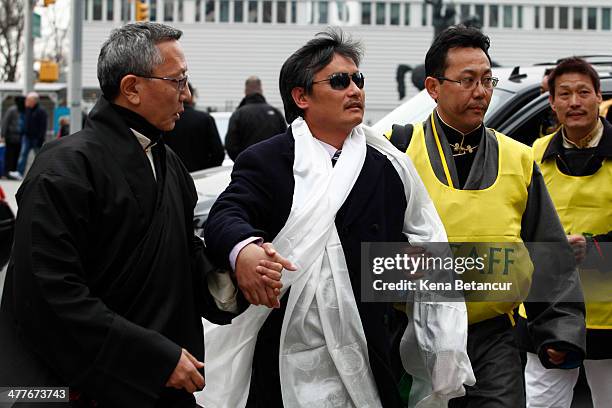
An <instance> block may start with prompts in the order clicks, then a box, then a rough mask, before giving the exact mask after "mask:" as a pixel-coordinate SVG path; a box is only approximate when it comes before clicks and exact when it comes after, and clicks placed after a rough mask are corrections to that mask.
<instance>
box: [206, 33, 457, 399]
mask: <svg viewBox="0 0 612 408" xmlns="http://www.w3.org/2000/svg"><path fill="white" fill-rule="evenodd" d="M360 59H361V51H360V46H359V44H358V43H355V42H353V41H351V40H349V39H346V38H344V37H343V33H342V32H341V31H339V30H338V31H335V30H329V31H327V32H325V33H320V34H319V35H318V36H317V37H316V38H314V39H312V40H311V41H309V42H308V43H307V44H306V45H304V46H303V47H302V48H300V49H299V50H297V51H296V52H295V53H294V54H293V55H291V56H290V57H289V58H288V59H287V60H286V61H285V63H284V64H283V67H282V68H281V73H280V80H279V83H280V92H281V96H282V98H283V103H284V107H285V115H286V117H287V119H288V121H289V122H290V123H291V126H290V128H289V129H288V130H287V132H286V133H284V134H281V135H277V136H275V137H272V138H271V139H268V140H266V141H263V142H261V143H259V144H256V145H254V146H251V147H249V148H248V149H247V150H245V151H244V152H243V153H242V154H241V155H240V156H238V158H237V160H236V162H235V164H234V170H233V173H232V181H231V183H230V185H229V187H228V188H227V189H226V190H225V191H224V192H223V193H222V194H221V195H220V196H219V199H218V200H217V202H216V203H215V204H214V205H213V207H212V209H211V212H210V215H209V218H208V221H207V225H206V228H205V239H206V243H207V246H208V247H209V248H210V249H211V253H213V254H214V256H216V261H217V262H218V263H220V264H223V265H227V266H228V267H231V268H232V269H233V270H234V271H235V275H236V279H237V281H238V285H239V287H240V289H241V291H242V293H243V295H244V296H245V297H246V298H247V300H248V301H249V302H250V303H252V304H255V305H257V304H264V305H268V306H276V308H273V309H269V308H263V307H261V306H260V307H254V306H251V307H250V308H249V309H247V311H246V312H245V313H243V314H241V315H240V316H239V317H237V318H236V319H234V320H233V321H232V324H231V325H229V326H223V327H220V328H219V329H220V330H217V329H215V332H214V333H211V337H209V335H208V333H207V360H206V364H207V373H209V375H210V380H211V381H215V379H224V380H223V381H222V382H221V381H220V382H219V383H209V384H208V386H207V388H206V389H205V390H204V391H203V392H202V394H203V395H202V400H198V401H199V402H201V403H203V405H205V406H223V407H244V406H245V404H246V400H247V396H248V395H249V384H250V398H249V399H250V401H251V402H252V403H253V404H254V405H253V406H257V407H266V408H270V407H272V408H278V407H283V406H284V407H287V408H289V407H305V406H313V407H323V406H331V405H333V406H341V407H366V406H368V407H401V406H403V405H402V402H401V400H400V395H399V393H398V391H397V388H396V385H395V384H396V383H397V380H396V374H397V372H395V370H394V367H397V366H398V365H399V364H400V358H399V348H398V345H397V344H396V345H395V347H394V346H393V344H392V340H391V339H392V334H393V333H392V330H393V328H394V327H393V326H394V320H395V315H394V314H395V311H394V309H393V308H392V305H391V304H390V303H365V302H361V301H360V299H361V295H360V287H361V276H360V275H361V274H360V251H361V242H379V241H382V242H397V241H401V242H405V241H407V237H412V238H414V239H415V240H419V239H420V240H421V241H443V240H445V237H444V234H443V231H442V224H441V222H440V221H439V219H438V217H437V216H436V215H435V211H434V209H433V205H432V204H431V202H430V201H429V199H428V198H427V196H426V193H425V189H424V188H423V187H422V185H421V184H420V183H412V181H413V180H415V179H418V176H417V175H416V172H414V171H413V173H411V174H412V176H410V177H411V178H410V179H409V180H410V181H406V184H409V185H405V184H404V182H403V181H402V178H401V177H400V174H399V173H398V171H396V169H395V167H394V165H393V164H392V163H391V161H390V159H388V158H387V156H386V154H388V155H389V157H390V156H392V155H396V156H395V157H399V160H404V159H405V157H404V156H403V154H402V153H399V152H397V151H396V150H395V148H394V147H393V146H391V145H390V144H387V143H386V141H385V140H384V139H382V138H378V139H379V140H380V142H381V144H384V145H385V146H387V147H386V148H387V150H386V151H385V152H386V154H383V153H382V152H381V151H379V150H377V149H375V148H374V147H372V145H371V144H370V143H371V139H367V138H366V136H365V134H364V130H363V128H362V126H361V125H360V124H361V122H362V120H363V114H364V107H365V92H364V81H365V80H364V75H363V74H362V73H361V72H360V71H359V61H360ZM382 149H383V150H384V148H382ZM398 153H399V154H398ZM407 195H410V200H408V199H407ZM417 225H419V226H420V228H418V227H417ZM417 231H418V232H417ZM258 240H259V242H263V241H272V243H273V244H274V246H275V248H276V250H277V251H278V252H279V253H280V254H282V255H283V256H285V257H287V258H288V259H290V260H291V261H292V262H293V263H294V264H295V265H296V267H297V270H295V271H288V272H285V273H283V274H282V284H283V288H282V291H281V294H280V302H278V301H277V300H276V299H272V302H270V300H269V299H268V296H267V294H266V292H265V290H264V283H265V282H266V281H267V280H268V279H281V276H280V274H279V275H278V276H272V275H270V276H263V277H262V274H261V273H259V272H258V270H257V268H258V265H260V264H259V263H258V262H259V259H261V258H262V256H263V254H264V252H263V249H262V248H261V247H260V246H259V245H258V244H257V241H258ZM289 286H290V290H287V288H288V287H289ZM209 341H210V342H209ZM209 345H210V347H213V348H212V349H211V348H209ZM251 372H252V376H251ZM248 406H251V405H248Z"/></svg>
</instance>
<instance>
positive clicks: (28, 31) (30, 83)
mask: <svg viewBox="0 0 612 408" xmlns="http://www.w3.org/2000/svg"><path fill="white" fill-rule="evenodd" d="M24 13H25V14H24V31H25V33H24V34H25V36H24V41H25V47H24V53H25V55H24V57H25V58H24V61H23V92H24V94H26V95H27V94H28V93H29V92H32V91H33V90H34V36H33V33H32V19H33V15H32V14H33V13H34V5H33V3H32V0H25V10H24Z"/></svg>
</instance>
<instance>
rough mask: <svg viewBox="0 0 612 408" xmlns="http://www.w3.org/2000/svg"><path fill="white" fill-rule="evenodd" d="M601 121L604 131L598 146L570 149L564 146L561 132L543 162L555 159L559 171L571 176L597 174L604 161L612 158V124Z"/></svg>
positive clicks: (553, 141) (544, 156) (555, 136)
mask: <svg viewBox="0 0 612 408" xmlns="http://www.w3.org/2000/svg"><path fill="white" fill-rule="evenodd" d="M600 120H601V121H602V123H603V126H604V129H603V135H602V137H601V140H600V141H599V144H598V145H597V146H595V147H590V148H587V149H578V148H569V149H568V148H566V147H564V146H563V135H562V133H561V130H559V131H558V132H557V133H555V135H554V136H553V137H552V139H551V141H550V143H549V144H548V147H547V148H546V151H545V152H544V155H543V156H542V162H544V161H546V160H552V159H553V158H554V159H556V161H557V166H558V168H559V170H560V171H561V172H562V173H564V174H567V175H570V176H577V177H582V176H590V175H592V174H595V173H596V172H597V170H599V169H600V168H601V165H602V163H603V161H604V159H606V158H609V157H612V124H610V122H608V121H607V120H606V119H604V118H600Z"/></svg>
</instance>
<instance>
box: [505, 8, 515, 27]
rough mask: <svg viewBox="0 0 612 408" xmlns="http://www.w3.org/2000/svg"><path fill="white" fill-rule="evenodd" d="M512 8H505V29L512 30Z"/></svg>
mask: <svg viewBox="0 0 612 408" xmlns="http://www.w3.org/2000/svg"><path fill="white" fill-rule="evenodd" d="M512 20H513V16H512V6H504V28H512V24H513V21H512Z"/></svg>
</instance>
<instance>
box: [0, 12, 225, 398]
mask: <svg viewBox="0 0 612 408" xmlns="http://www.w3.org/2000/svg"><path fill="white" fill-rule="evenodd" d="M181 35H182V32H181V31H179V30H176V29H174V28H171V27H169V26H164V25H162V24H157V23H136V24H128V25H126V26H124V27H121V28H118V29H116V30H114V31H113V32H112V33H111V35H110V38H109V39H108V40H107V41H106V42H105V43H104V45H103V46H102V50H101V52H100V56H99V59H98V79H99V81H100V87H101V89H102V92H103V96H102V97H101V98H100V99H99V100H98V102H97V104H96V106H95V107H94V108H93V110H92V111H91V113H90V115H89V119H88V120H87V123H86V125H85V128H84V129H83V130H82V131H80V132H78V133H76V134H74V135H73V136H70V137H66V138H61V139H59V140H56V141H53V142H50V143H48V144H46V145H45V146H44V148H43V149H42V151H41V152H40V154H39V155H38V156H37V158H36V160H35V161H34V164H33V165H32V168H31V170H30V172H29V173H28V176H27V177H26V179H25V180H24V182H23V184H22V185H21V187H20V189H19V191H18V193H17V202H18V204H19V214H18V217H17V222H16V232H15V240H14V247H13V256H12V260H11V263H10V264H9V269H8V274H7V278H6V283H5V290H4V296H3V298H2V305H1V311H2V314H1V316H0V317H1V320H0V323H1V326H2V327H0V347H1V349H2V354H3V356H2V364H0V384H3V385H5V386H8V385H11V386H69V387H70V390H71V394H72V397H73V398H74V399H76V400H79V401H76V402H75V404H79V405H78V406H99V407H194V406H195V401H194V397H193V395H192V393H193V392H194V391H195V390H197V389H201V388H202V387H203V386H204V378H203V363H201V360H203V357H204V343H203V335H202V322H201V316H202V315H203V314H205V315H206V317H207V318H209V319H211V320H215V321H217V322H222V320H221V319H217V318H216V316H214V315H212V314H208V312H211V311H212V310H211V306H210V305H209V304H207V303H206V298H205V297H204V296H203V295H204V294H205V285H204V281H205V276H204V275H205V271H207V270H210V268H208V267H207V260H206V258H205V256H204V252H203V251H204V248H203V245H202V241H201V240H200V238H199V237H196V236H195V235H194V230H193V208H194V206H195V203H196V200H197V194H196V191H195V188H194V184H193V180H192V179H191V177H190V176H189V173H187V170H186V169H185V167H184V166H183V165H182V164H181V162H180V160H179V158H178V157H177V156H176V155H175V154H174V153H173V152H172V150H170V149H168V148H166V146H165V145H164V143H163V140H162V139H161V133H162V132H163V131H168V130H171V129H172V128H173V127H174V123H175V122H176V120H177V119H178V118H179V115H180V113H181V112H182V111H183V101H184V100H185V99H187V98H188V97H189V89H188V88H187V87H186V84H187V75H186V70H187V64H186V62H185V57H184V55H183V52H182V49H181V47H180V45H179V43H178V39H179V38H180V37H181Z"/></svg>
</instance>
